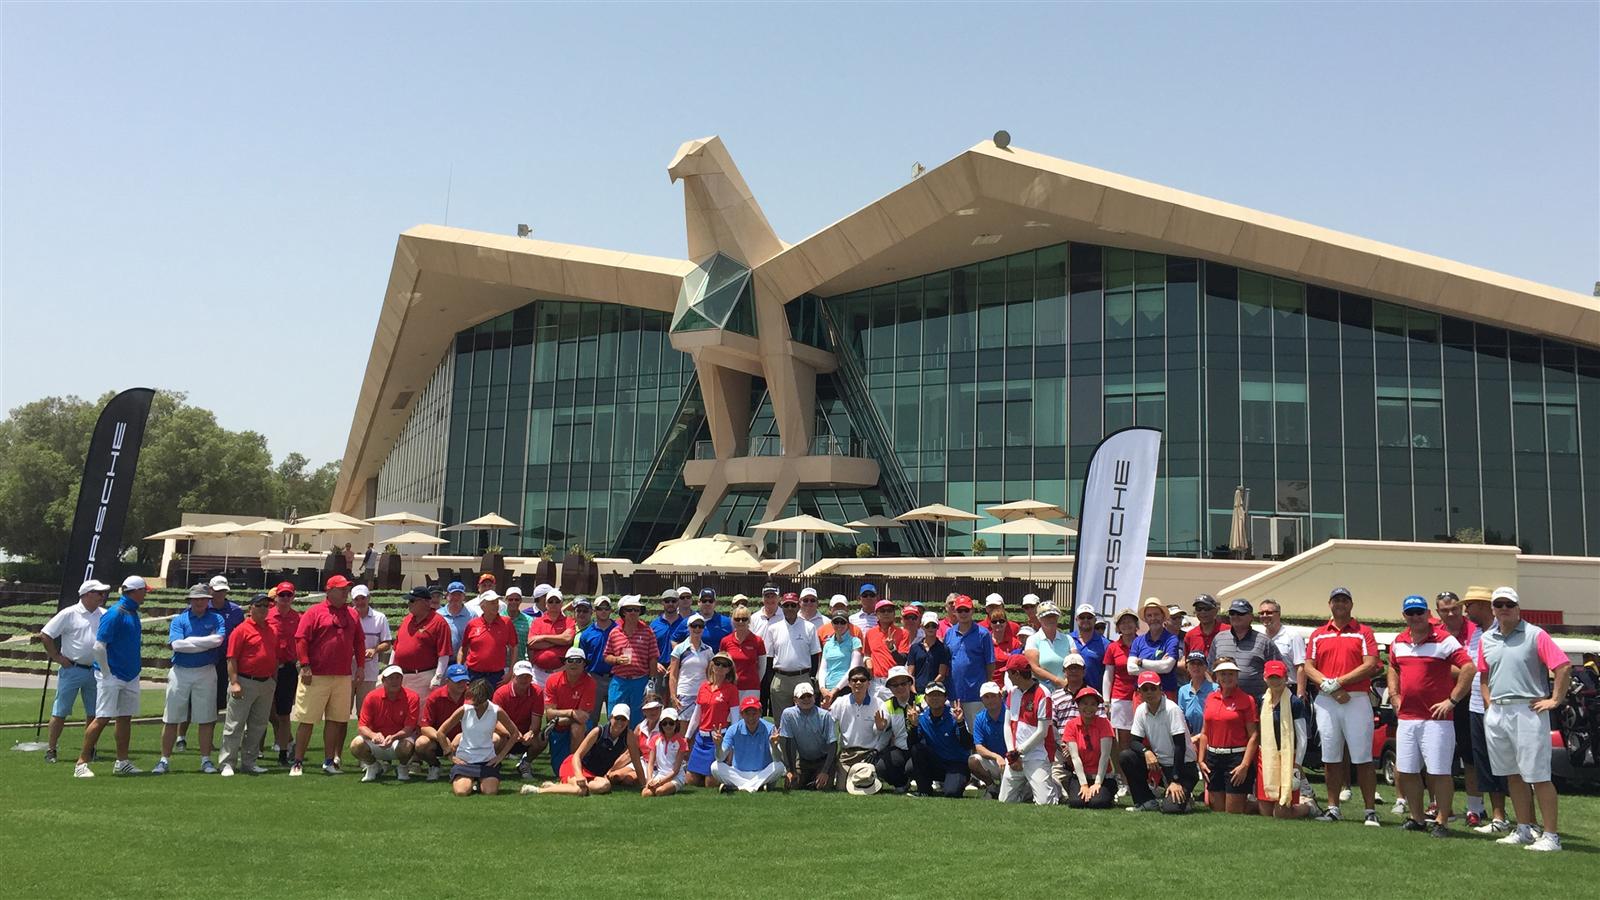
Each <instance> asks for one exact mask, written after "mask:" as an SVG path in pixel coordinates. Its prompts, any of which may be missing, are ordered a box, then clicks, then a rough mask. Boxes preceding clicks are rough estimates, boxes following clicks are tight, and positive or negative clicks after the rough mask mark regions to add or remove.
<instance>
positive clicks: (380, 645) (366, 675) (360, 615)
mask: <svg viewBox="0 0 1600 900" xmlns="http://www.w3.org/2000/svg"><path fill="white" fill-rule="evenodd" d="M350 605H351V606H353V607H355V611H356V619H357V620H358V621H359V622H360V623H361V633H362V635H363V636H365V638H366V641H367V657H366V662H365V663H363V664H362V666H361V671H360V672H359V673H357V675H356V690H355V704H354V708H353V709H351V711H350V714H351V715H353V716H360V715H361V701H362V700H365V699H366V698H367V695H368V694H370V693H372V690H373V689H374V688H376V687H377V686H378V669H379V668H381V667H382V664H383V663H386V662H388V660H389V648H391V647H393V646H394V633H393V632H391V631H390V630H389V617H388V616H386V615H384V614H383V613H382V612H380V611H378V610H377V609H374V608H373V606H372V592H371V591H369V590H368V589H367V586H366V585H364V584H358V585H356V586H355V587H353V588H351V589H350Z"/></svg>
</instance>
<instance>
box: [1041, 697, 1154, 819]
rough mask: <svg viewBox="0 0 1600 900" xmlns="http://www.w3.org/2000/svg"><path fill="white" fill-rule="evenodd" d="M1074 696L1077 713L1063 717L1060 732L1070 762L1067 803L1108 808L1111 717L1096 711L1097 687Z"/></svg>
mask: <svg viewBox="0 0 1600 900" xmlns="http://www.w3.org/2000/svg"><path fill="white" fill-rule="evenodd" d="M1150 674H1154V673H1150ZM1074 699H1076V700H1077V701H1078V715H1076V716H1074V717H1073V718H1071V719H1068V720H1067V724H1066V727H1065V728H1063V729H1062V733H1061V740H1062V742H1063V743H1064V744H1065V745H1066V748H1065V749H1066V753H1067V759H1068V760H1070V761H1071V764H1072V771H1070V772H1068V773H1067V783H1066V785H1065V787H1064V793H1065V794H1066V800H1067V805H1068V806H1070V807H1072V808H1073V809H1110V808H1111V804H1112V802H1113V801H1114V800H1116V797H1117V779H1116V777H1115V776H1113V775H1112V774H1111V760H1112V753H1111V745H1112V743H1113V742H1114V741H1115V740H1116V735H1115V734H1113V733H1112V730H1111V720H1110V719H1107V718H1105V717H1104V716H1101V715H1100V692H1099V691H1097V690H1095V689H1094V688H1092V687H1087V686H1085V687H1083V688H1080V689H1079V690H1078V693H1077V696H1076V697H1075V698H1074Z"/></svg>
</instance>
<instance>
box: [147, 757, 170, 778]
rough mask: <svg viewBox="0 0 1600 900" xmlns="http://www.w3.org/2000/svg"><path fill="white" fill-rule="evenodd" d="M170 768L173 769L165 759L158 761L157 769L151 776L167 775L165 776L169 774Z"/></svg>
mask: <svg viewBox="0 0 1600 900" xmlns="http://www.w3.org/2000/svg"><path fill="white" fill-rule="evenodd" d="M169 768H171V764H170V763H168V762H167V761H166V760H165V759H161V760H157V761H156V767H155V768H153V769H151V770H150V774H151V775H165V774H167V770H168V769H169Z"/></svg>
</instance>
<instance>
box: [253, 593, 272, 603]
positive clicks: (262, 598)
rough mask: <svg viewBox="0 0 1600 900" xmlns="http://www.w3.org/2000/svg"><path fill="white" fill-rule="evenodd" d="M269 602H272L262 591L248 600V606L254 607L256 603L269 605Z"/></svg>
mask: <svg viewBox="0 0 1600 900" xmlns="http://www.w3.org/2000/svg"><path fill="white" fill-rule="evenodd" d="M271 602H272V598H271V597H268V596H267V595H266V592H264V591H263V592H262V593H259V594H256V595H255V596H254V597H251V598H250V605H251V606H255V605H256V604H257V603H271Z"/></svg>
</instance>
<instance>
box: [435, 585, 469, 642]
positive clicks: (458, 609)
mask: <svg viewBox="0 0 1600 900" xmlns="http://www.w3.org/2000/svg"><path fill="white" fill-rule="evenodd" d="M445 591H446V594H445V603H444V605H443V606H441V607H439V615H441V616H443V617H444V620H445V621H446V622H448V623H450V657H451V658H452V659H454V658H455V655H456V653H458V652H459V651H460V650H461V636H462V635H463V634H466V631H467V624H468V623H469V622H471V621H472V620H473V618H474V616H473V615H472V610H471V609H468V608H467V586H466V585H464V584H462V583H461V582H459V581H452V582H450V586H449V587H448V588H446V589H445Z"/></svg>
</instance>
